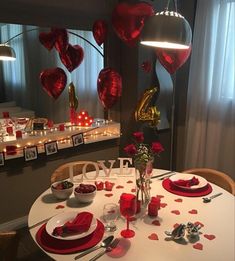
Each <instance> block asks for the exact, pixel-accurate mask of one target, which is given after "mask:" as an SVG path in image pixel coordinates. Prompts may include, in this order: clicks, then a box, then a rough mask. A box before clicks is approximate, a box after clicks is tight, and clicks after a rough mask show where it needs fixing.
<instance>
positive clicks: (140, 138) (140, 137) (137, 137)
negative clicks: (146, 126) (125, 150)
mask: <svg viewBox="0 0 235 261" xmlns="http://www.w3.org/2000/svg"><path fill="white" fill-rule="evenodd" d="M133 136H134V137H135V140H136V141H137V142H138V143H141V142H143V141H144V134H143V132H134V133H133Z"/></svg>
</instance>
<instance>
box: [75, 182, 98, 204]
mask: <svg viewBox="0 0 235 261" xmlns="http://www.w3.org/2000/svg"><path fill="white" fill-rule="evenodd" d="M96 190H97V189H96V186H95V185H92V184H80V185H79V186H78V187H76V188H75V189H74V196H75V198H76V199H77V201H79V202H81V203H90V202H92V201H93V199H94V197H95V195H96Z"/></svg>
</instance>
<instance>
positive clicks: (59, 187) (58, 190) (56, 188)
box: [51, 180, 74, 199]
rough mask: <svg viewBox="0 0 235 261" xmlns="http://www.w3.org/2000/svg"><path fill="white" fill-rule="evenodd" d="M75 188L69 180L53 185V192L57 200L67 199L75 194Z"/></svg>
mask: <svg viewBox="0 0 235 261" xmlns="http://www.w3.org/2000/svg"><path fill="white" fill-rule="evenodd" d="M73 186H74V185H73V183H72V182H70V181H67V180H62V181H57V182H54V183H53V184H52V185H51V192H52V194H53V195H54V196H55V197H56V198H57V199H67V198H69V197H70V195H71V194H72V193H73Z"/></svg>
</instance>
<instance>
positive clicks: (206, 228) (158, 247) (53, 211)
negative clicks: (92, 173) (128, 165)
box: [28, 168, 235, 261]
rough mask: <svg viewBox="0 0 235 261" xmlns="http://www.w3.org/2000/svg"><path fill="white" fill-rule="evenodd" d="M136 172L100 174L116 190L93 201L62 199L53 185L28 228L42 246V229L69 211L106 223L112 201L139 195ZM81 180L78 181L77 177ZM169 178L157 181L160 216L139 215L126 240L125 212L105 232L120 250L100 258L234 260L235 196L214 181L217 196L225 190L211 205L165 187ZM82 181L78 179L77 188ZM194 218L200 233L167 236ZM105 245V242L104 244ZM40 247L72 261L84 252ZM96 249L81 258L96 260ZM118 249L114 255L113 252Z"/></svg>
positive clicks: (126, 260) (38, 202) (153, 189)
mask: <svg viewBox="0 0 235 261" xmlns="http://www.w3.org/2000/svg"><path fill="white" fill-rule="evenodd" d="M132 170H133V171H132V173H130V174H123V173H122V174H123V175H120V170H119V169H118V168H114V169H112V172H111V175H110V177H109V178H107V177H99V178H98V180H99V181H102V180H103V181H106V180H108V181H110V182H112V183H114V186H113V188H112V191H106V190H105V189H103V190H100V191H97V192H96V196H95V198H94V200H93V202H92V203H90V204H82V203H79V202H78V201H77V200H76V199H75V197H74V194H72V195H71V196H70V198H69V199H67V200H57V199H56V198H55V197H54V195H52V192H51V189H50V188H48V189H47V190H46V191H45V192H43V193H42V194H41V195H40V196H39V197H38V198H37V199H36V201H35V202H34V204H33V205H32V207H31V209H30V212H29V216H28V227H29V231H30V233H31V236H32V238H33V240H34V241H35V242H36V243H37V244H38V241H37V240H36V235H37V233H38V231H39V229H40V228H41V227H42V225H43V224H45V223H46V222H47V221H48V220H49V218H50V217H53V216H55V215H57V214H61V213H65V212H68V211H75V212H77V213H79V212H83V211H88V212H90V213H92V214H93V216H94V217H95V218H96V219H97V220H99V221H101V222H104V221H103V218H102V216H103V207H104V205H105V204H106V203H115V204H117V205H118V204H119V199H120V195H121V194H122V193H133V192H135V190H136V182H135V174H134V169H132ZM165 172H166V170H162V169H154V170H153V177H155V176H158V175H161V174H162V173H165ZM74 182H75V181H74ZM83 182H84V183H93V184H94V180H83ZM163 182H164V180H162V179H161V180H160V178H153V179H151V196H154V197H159V198H160V199H161V204H160V209H159V211H158V216H157V217H150V216H148V211H147V209H145V208H143V209H142V211H141V212H140V213H139V214H137V215H136V216H135V218H133V219H132V221H131V222H130V229H132V230H134V231H135V236H134V237H133V238H129V239H125V238H123V237H122V236H121V235H120V232H121V230H123V229H125V227H126V220H125V219H124V218H123V217H122V216H121V215H119V217H118V219H117V221H116V226H117V229H116V231H115V232H105V233H104V235H103V238H105V237H107V236H109V235H114V237H115V238H119V239H120V241H119V244H118V246H117V249H118V251H111V252H110V253H106V254H104V255H103V256H101V257H100V258H99V259H98V260H102V261H111V260H122V261H132V260H133V261H134V260H135V261H155V260H161V261H199V260H200V261H222V260H224V261H234V260H235V254H234V247H235V244H234V243H235V240H234V235H235V227H234V226H235V225H234V222H235V218H234V213H235V211H234V208H235V205H234V196H233V195H232V194H230V193H229V192H227V191H226V190H224V189H222V188H220V187H219V186H217V185H215V184H212V183H210V185H211V188H212V192H210V194H209V195H207V196H211V195H214V194H217V193H222V195H221V196H219V197H216V198H214V199H213V200H212V201H211V202H210V203H204V202H203V200H202V196H196V197H192V196H190V197H188V196H182V195H176V194H174V193H172V192H170V191H168V190H166V189H165V188H164V187H163ZM77 185H78V184H76V183H75V185H74V186H75V187H76V186H77ZM188 222H191V223H194V224H200V226H201V228H200V230H199V236H197V237H195V238H194V237H190V236H189V235H187V232H186V233H185V235H184V237H182V238H181V239H180V240H174V239H172V238H171V237H169V236H167V235H166V233H165V231H172V230H173V229H174V227H176V226H177V225H179V224H187V223H188ZM98 244H100V243H98ZM38 246H39V247H40V248H41V249H42V251H44V252H45V253H46V254H47V255H48V256H50V257H51V258H52V259H54V260H58V261H71V260H75V257H76V256H77V255H78V254H79V253H81V252H75V253H74V252H72V253H66V254H58V253H53V251H52V252H51V251H46V250H45V249H44V248H43V247H42V246H40V244H38ZM99 251H101V250H100V249H99V250H96V251H94V252H92V253H90V254H88V255H86V256H84V257H82V258H81V259H78V260H84V261H86V260H90V259H91V258H92V257H94V255H96V254H97V253H98V252H99ZM112 252H114V254H112Z"/></svg>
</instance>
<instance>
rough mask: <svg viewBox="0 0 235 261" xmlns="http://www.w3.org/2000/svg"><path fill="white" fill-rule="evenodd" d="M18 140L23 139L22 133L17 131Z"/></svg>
mask: <svg viewBox="0 0 235 261" xmlns="http://www.w3.org/2000/svg"><path fill="white" fill-rule="evenodd" d="M16 138H17V139H20V138H22V131H20V130H17V131H16Z"/></svg>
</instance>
